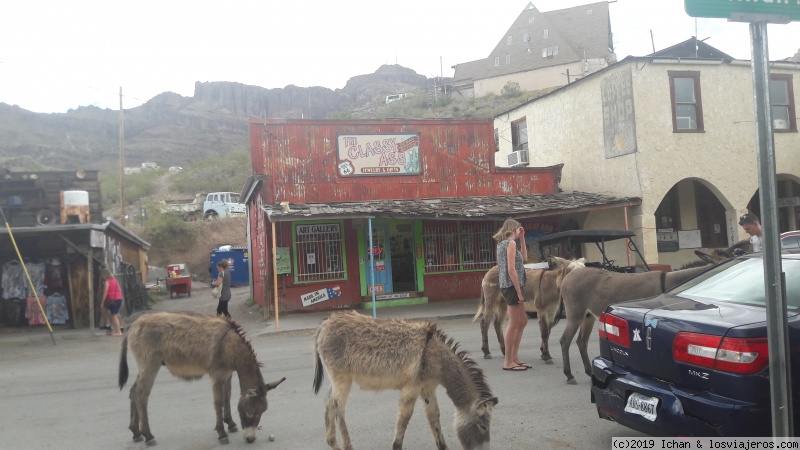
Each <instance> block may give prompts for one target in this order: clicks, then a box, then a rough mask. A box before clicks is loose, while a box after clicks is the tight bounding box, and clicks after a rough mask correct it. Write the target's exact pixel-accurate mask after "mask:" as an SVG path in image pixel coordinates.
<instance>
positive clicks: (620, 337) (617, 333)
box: [599, 313, 631, 347]
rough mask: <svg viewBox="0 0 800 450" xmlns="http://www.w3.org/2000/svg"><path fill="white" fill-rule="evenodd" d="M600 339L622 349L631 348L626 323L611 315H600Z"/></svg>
mask: <svg viewBox="0 0 800 450" xmlns="http://www.w3.org/2000/svg"><path fill="white" fill-rule="evenodd" d="M599 333H600V339H605V340H608V341H609V342H613V343H615V344H617V345H621V346H623V347H630V346H631V336H630V333H629V332H628V321H627V320H625V319H623V318H621V317H617V316H615V315H613V314H606V313H603V314H601V315H600V330H599Z"/></svg>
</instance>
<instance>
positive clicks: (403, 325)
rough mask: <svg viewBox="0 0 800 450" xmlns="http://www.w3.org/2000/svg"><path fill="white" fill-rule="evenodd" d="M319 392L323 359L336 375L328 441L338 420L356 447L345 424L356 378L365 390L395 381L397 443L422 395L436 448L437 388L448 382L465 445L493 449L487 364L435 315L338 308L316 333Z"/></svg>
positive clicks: (440, 439) (397, 445)
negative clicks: (415, 318) (425, 318)
mask: <svg viewBox="0 0 800 450" xmlns="http://www.w3.org/2000/svg"><path fill="white" fill-rule="evenodd" d="M314 359H315V360H316V365H315V369H314V393H318V392H319V388H320V385H321V384H322V377H323V366H324V367H325V371H326V372H327V373H328V377H329V378H330V379H331V387H330V390H329V391H328V395H327V397H326V399H325V431H326V436H327V441H328V445H330V447H331V448H332V449H336V450H338V449H339V446H338V444H337V443H336V425H337V424H338V426H339V432H340V433H341V435H342V440H343V441H344V448H345V450H351V449H352V448H353V447H352V445H351V443H350V435H349V433H348V432H347V425H346V424H345V418H344V416H345V409H346V406H347V396H348V395H349V394H350V388H351V387H352V383H353V382H354V381H355V382H356V383H358V384H359V385H360V386H361V388H362V389H365V390H374V391H378V390H384V389H397V390H399V391H400V410H399V411H398V413H397V423H396V426H395V432H394V442H393V443H392V449H394V450H399V449H402V448H403V437H404V435H405V432H406V427H407V426H408V422H409V420H410V419H411V414H412V413H413V412H414V404H415V403H416V401H417V398H419V397H422V400H423V402H424V403H425V413H426V415H427V416H428V424H429V425H430V427H431V431H432V432H433V436H434V438H435V439H436V448H438V449H446V448H447V445H445V442H444V436H443V435H442V428H441V424H440V423H439V403H438V402H437V401H436V388H437V387H438V386H439V385H442V386H444V388H445V391H446V392H447V395H448V396H449V397H450V399H451V400H453V403H454V404H455V406H456V414H455V427H456V432H457V434H458V439H459V441H460V442H461V446H462V447H463V448H464V449H470V450H472V449H484V450H485V449H488V448H489V425H490V422H491V414H492V407H494V406H495V405H496V404H497V397H494V396H492V393H491V391H490V389H489V385H488V384H487V383H486V379H485V378H484V376H483V371H482V370H481V369H480V368H479V367H478V366H477V364H476V363H475V361H473V360H472V359H470V358H469V357H468V356H467V355H466V352H464V351H458V344H457V343H455V342H454V341H453V339H448V338H447V336H445V335H444V333H442V332H441V331H440V330H438V329H437V328H436V324H434V323H424V322H410V321H406V320H380V319H373V318H371V317H368V316H365V315H362V314H359V313H356V312H343V313H333V314H331V316H330V317H329V318H328V319H326V320H324V321H323V322H322V324H321V325H320V326H319V328H318V329H317V332H316V338H315V341H314Z"/></svg>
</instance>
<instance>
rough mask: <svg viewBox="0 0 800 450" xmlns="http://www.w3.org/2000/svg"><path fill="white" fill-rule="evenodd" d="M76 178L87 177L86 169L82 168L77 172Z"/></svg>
mask: <svg viewBox="0 0 800 450" xmlns="http://www.w3.org/2000/svg"><path fill="white" fill-rule="evenodd" d="M75 178H77V179H79V180H82V179H84V178H86V171H85V170H83V169H81V170H79V171H77V172H75Z"/></svg>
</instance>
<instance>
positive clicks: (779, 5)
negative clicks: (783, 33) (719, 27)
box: [684, 0, 800, 23]
mask: <svg viewBox="0 0 800 450" xmlns="http://www.w3.org/2000/svg"><path fill="white" fill-rule="evenodd" d="M684 6H685V8H686V14H688V15H689V16H691V17H706V18H718V19H730V20H731V21H734V22H755V21H757V20H764V19H767V20H766V21H767V22H770V23H789V22H791V21H793V20H800V2H798V1H797V0H760V1H759V0H747V1H742V0H685V5H684ZM753 19H756V20H753Z"/></svg>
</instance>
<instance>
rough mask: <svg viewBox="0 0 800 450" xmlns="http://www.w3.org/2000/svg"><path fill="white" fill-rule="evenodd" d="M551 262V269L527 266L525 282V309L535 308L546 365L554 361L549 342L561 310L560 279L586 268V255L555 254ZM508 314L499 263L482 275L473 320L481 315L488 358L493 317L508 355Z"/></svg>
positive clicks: (482, 333) (485, 350)
mask: <svg viewBox="0 0 800 450" xmlns="http://www.w3.org/2000/svg"><path fill="white" fill-rule="evenodd" d="M549 262H550V266H551V267H553V268H552V269H545V270H541V269H525V274H526V277H527V279H528V282H527V283H525V287H524V291H525V292H524V294H525V310H526V311H536V316H537V318H538V320H539V331H540V332H541V335H542V345H541V347H539V349H540V350H541V352H542V359H543V360H544V361H545V362H546V363H547V364H553V358H552V357H551V356H550V349H549V348H548V346H547V341H548V339H549V337H550V329H551V328H552V327H553V322H554V321H555V317H556V314H557V313H558V310H559V305H560V303H559V292H560V287H561V280H562V279H563V278H564V276H566V274H568V273H569V272H571V271H573V270H575V269H577V268H581V267H584V266H585V265H584V262H585V260H584V259H583V258H580V259H577V260H568V259H563V258H559V257H557V256H553V257H550V259H549ZM507 314H508V306H506V302H505V301H503V296H502V294H500V275H499V273H498V272H497V266H494V267H492V268H491V269H489V271H488V272H486V275H484V276H483V281H482V282H481V298H480V302H479V304H478V312H477V313H475V317H473V319H472V321H473V322H474V321H476V320H478V317H480V318H481V338H482V340H483V345H482V346H481V350H483V357H484V358H486V359H491V358H492V353H491V352H490V351H489V324H490V323H492V319H494V331H495V333H496V334H497V342H498V343H499V344H500V351H501V352H502V353H503V354H504V355H505V354H506V345H505V339H504V337H503V330H502V325H503V321H504V320H505V318H506V315H507Z"/></svg>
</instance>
